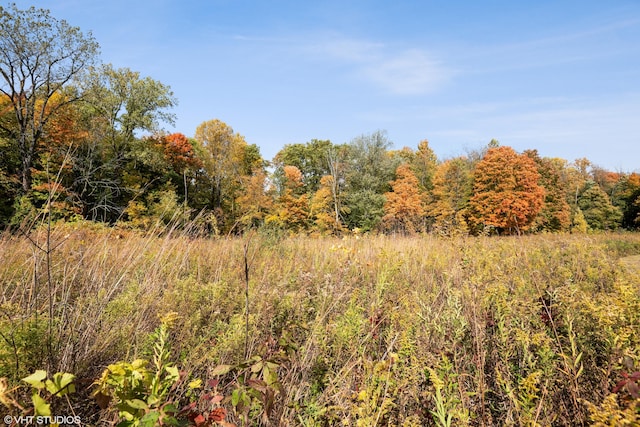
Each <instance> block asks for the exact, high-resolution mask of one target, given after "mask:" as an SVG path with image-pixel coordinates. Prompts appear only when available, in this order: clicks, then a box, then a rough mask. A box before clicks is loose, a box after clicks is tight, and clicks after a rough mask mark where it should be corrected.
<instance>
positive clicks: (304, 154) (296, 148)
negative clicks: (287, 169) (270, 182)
mask: <svg viewBox="0 0 640 427" xmlns="http://www.w3.org/2000/svg"><path fill="white" fill-rule="evenodd" d="M333 149H334V145H333V144H332V143H331V141H328V140H319V139H312V140H311V141H309V142H307V143H306V144H287V145H285V146H284V147H283V148H282V150H280V151H279V152H278V153H277V154H276V155H275V157H274V159H273V163H274V166H275V173H274V176H275V178H276V180H280V179H282V177H283V167H284V166H295V167H297V168H298V170H300V172H301V173H302V181H303V182H304V190H305V192H306V193H308V194H309V195H312V194H313V193H315V192H316V191H318V188H319V187H320V180H321V179H322V177H323V176H324V175H328V174H329V164H328V155H329V152H330V151H332V150H333Z"/></svg>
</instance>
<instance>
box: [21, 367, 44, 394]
mask: <svg viewBox="0 0 640 427" xmlns="http://www.w3.org/2000/svg"><path fill="white" fill-rule="evenodd" d="M46 379H47V371H43V370H37V371H35V372H34V373H33V374H31V375H29V376H28V377H26V378H23V379H22V381H24V382H26V383H27V384H29V385H31V386H32V387H33V388H36V389H38V390H41V389H43V388H44V387H45V383H44V380H46Z"/></svg>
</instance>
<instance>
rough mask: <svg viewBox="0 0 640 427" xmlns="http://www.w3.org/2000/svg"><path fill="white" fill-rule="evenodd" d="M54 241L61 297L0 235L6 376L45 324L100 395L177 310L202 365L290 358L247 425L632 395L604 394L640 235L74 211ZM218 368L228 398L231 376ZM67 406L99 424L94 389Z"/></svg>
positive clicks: (471, 412) (581, 415)
mask: <svg viewBox="0 0 640 427" xmlns="http://www.w3.org/2000/svg"><path fill="white" fill-rule="evenodd" d="M43 232H44V231H43ZM32 238H33V239H42V238H44V236H40V235H38V232H35V234H33V235H32ZM50 239H51V243H52V247H54V248H55V249H54V250H52V251H51V252H50V254H49V260H48V262H49V265H48V267H49V272H50V274H51V279H50V283H51V284H52V289H51V293H50V295H49V294H48V293H47V292H45V290H44V284H45V283H47V280H49V279H47V278H46V277H45V275H46V270H47V269H46V268H45V267H46V266H45V263H46V262H47V260H46V259H45V258H44V257H43V254H42V253H39V252H38V251H37V250H34V247H33V244H32V242H30V241H29V240H28V239H26V238H24V237H21V236H17V235H9V234H5V235H4V236H2V238H0V260H1V261H0V289H1V290H0V302H1V305H0V333H1V334H2V336H1V337H0V377H2V376H4V377H7V378H9V380H10V381H11V382H13V383H17V382H18V381H19V379H20V378H22V377H24V376H26V375H28V374H29V373H31V372H32V371H33V370H34V369H38V368H42V367H43V366H45V365H46V363H47V361H46V360H45V358H44V354H43V348H44V347H43V346H44V345H45V341H44V340H46V338H47V337H46V334H47V326H46V325H47V323H48V322H49V320H51V321H52V324H53V325H54V332H53V351H54V354H55V366H53V367H52V369H54V370H59V371H69V372H73V373H75V374H76V375H77V377H78V379H79V383H80V384H84V386H83V387H78V388H79V389H82V388H84V389H85V390H89V389H90V383H91V382H92V381H93V380H94V379H95V378H97V377H98V376H99V375H100V372H101V371H102V370H103V369H104V368H105V366H106V365H108V364H110V363H113V362H115V361H118V360H129V359H133V358H136V357H140V356H143V355H144V354H145V352H147V351H148V350H149V346H150V343H149V336H150V334H151V333H152V332H153V330H154V329H155V328H156V327H157V325H158V318H159V316H161V315H164V314H165V313H167V312H170V311H173V312H177V313H178V315H179V318H178V320H177V321H176V323H175V326H174V328H173V330H172V331H173V333H172V337H171V339H172V351H173V358H174V361H175V362H176V364H177V365H178V366H180V368H181V369H182V370H184V371H185V372H188V373H189V375H191V376H192V377H194V378H196V377H198V378H201V379H203V380H209V379H212V378H214V377H216V375H214V374H215V372H214V369H215V367H216V366H218V365H220V364H237V363H240V362H242V361H243V360H244V359H245V351H246V353H247V354H248V355H259V356H261V357H263V358H265V359H266V358H268V357H271V356H274V355H279V359H278V360H280V363H279V368H278V378H279V381H280V383H281V384H282V388H281V391H280V392H278V393H277V396H276V399H275V404H274V407H273V408H272V409H271V410H270V411H269V412H268V416H267V417H265V416H264V415H263V416H262V417H261V416H259V414H260V411H259V410H258V409H259V408H258V409H255V408H254V411H252V412H251V413H250V416H251V417H252V418H251V420H252V421H251V422H252V423H253V424H254V425H260V424H261V423H265V422H266V421H267V420H266V418H268V419H269V421H270V422H271V423H272V424H275V425H304V426H322V425H338V424H340V423H344V424H343V425H354V426H355V425H360V426H372V425H403V426H412V425H413V426H422V425H427V426H428V425H576V424H578V425H579V424H588V423H590V422H591V421H593V420H596V419H601V418H602V417H606V416H609V415H611V416H612V417H613V416H616V414H618V415H617V416H620V414H623V413H625V412H624V411H625V410H626V411H627V412H628V413H632V410H635V409H633V408H636V407H637V405H638V402H637V399H635V400H634V399H633V398H632V396H628V395H626V394H625V393H624V391H620V392H619V393H618V394H617V395H616V396H614V397H613V398H611V390H612V389H613V388H614V386H615V384H616V383H617V382H618V381H619V380H620V379H621V378H622V377H621V375H622V372H623V371H624V372H633V371H638V370H640V336H639V334H640V285H639V282H640V281H639V276H638V274H636V273H633V272H631V271H629V270H625V269H624V268H623V267H622V266H621V265H620V263H619V261H618V258H619V257H620V256H621V255H630V254H633V253H634V249H633V248H640V236H638V235H633V234H608V235H539V236H530V237H505V238H496V237H493V238H484V237H477V238H462V237H461V238H456V239H440V238H436V237H432V236H422V237H413V238H397V237H364V238H359V239H358V238H355V237H350V238H345V239H334V238H309V237H297V238H287V239H280V238H276V237H273V236H268V235H260V234H257V235H255V236H253V237H252V238H251V239H249V238H230V239H222V238H221V239H206V238H192V237H189V236H188V235H187V234H186V233H183V232H180V231H178V230H174V229H162V230H156V231H155V232H150V233H146V234H143V233H137V232H133V231H126V230H117V229H105V228H101V227H99V226H95V225H91V224H75V225H59V226H57V227H55V228H54V229H53V230H52V232H51V236H50ZM635 253H640V250H639V251H638V252H635ZM245 259H246V264H245ZM245 266H248V268H249V275H248V277H249V282H248V284H249V288H248V289H249V294H248V298H247V296H246V295H245V280H246V276H245ZM49 296H50V297H51V298H52V300H51V301H49ZM247 301H248V308H249V310H248V311H247V306H246V304H247ZM50 302H52V304H51V305H52V307H53V311H52V312H51V313H50V311H49V307H50V305H49V303H50ZM247 314H248V316H247ZM51 315H52V316H53V319H50V316H51ZM247 325H248V332H249V333H248V334H247V329H246V327H247ZM219 379H220V380H221V382H220V384H221V387H222V392H223V393H225V395H227V396H229V395H230V394H231V391H232V389H233V387H234V384H236V383H235V382H234V381H236V378H234V377H233V375H231V374H228V375H224V376H222V377H219ZM183 392H184V391H180V390H178V391H176V393H183ZM183 397H184V399H185V401H186V399H187V397H186V394H185V395H184V396H183ZM605 398H607V399H609V400H605ZM612 399H613V400H612ZM612 402H613V403H612ZM72 403H73V405H75V410H76V411H78V412H79V413H82V414H84V415H85V418H84V420H85V422H90V423H99V422H100V420H101V419H102V420H105V419H107V414H106V412H105V411H101V410H100V409H99V408H98V406H97V405H96V404H95V403H94V402H93V401H92V400H91V399H90V397H89V394H88V392H87V393H85V394H82V393H79V395H78V396H77V397H76V401H74V402H72ZM223 404H224V405H227V406H228V407H229V409H230V411H229V414H230V415H229V418H230V419H232V420H233V419H234V412H233V410H232V409H233V408H231V406H232V405H231V402H230V400H225V401H224V402H223ZM605 404H606V405H605ZM616 405H617V406H616ZM633 405H636V406H633ZM629 408H632V409H631V412H630V410H629ZM616 411H617V412H616ZM623 416H628V417H631V416H632V415H628V414H627V415H623ZM598 417H600V418H598ZM239 420H240V418H239V415H238V418H237V419H236V422H239Z"/></svg>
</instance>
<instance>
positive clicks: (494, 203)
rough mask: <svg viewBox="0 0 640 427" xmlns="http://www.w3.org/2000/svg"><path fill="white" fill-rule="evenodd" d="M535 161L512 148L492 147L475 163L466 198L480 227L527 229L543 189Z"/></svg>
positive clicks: (542, 196)
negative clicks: (468, 194)
mask: <svg viewBox="0 0 640 427" xmlns="http://www.w3.org/2000/svg"><path fill="white" fill-rule="evenodd" d="M539 179H540V174H539V173H538V171H537V168H536V164H535V162H534V161H533V160H532V159H531V158H529V157H527V156H526V155H523V154H522V155H521V154H518V153H516V152H515V151H514V150H513V149H512V148H511V147H507V146H502V147H492V148H489V149H488V150H487V153H486V154H485V156H484V157H483V158H482V160H481V161H480V162H479V163H478V164H477V165H476V169H475V171H474V176H473V196H472V197H471V199H470V201H469V208H470V220H471V222H472V223H473V224H474V226H475V227H476V229H480V228H483V227H486V226H491V227H495V228H496V229H497V231H498V232H505V233H520V232H522V231H526V230H527V229H528V228H529V227H530V226H531V224H532V222H533V220H534V219H535V217H536V215H537V214H538V213H539V212H540V210H541V209H542V206H543V202H544V188H542V187H541V186H540V185H538V181H539Z"/></svg>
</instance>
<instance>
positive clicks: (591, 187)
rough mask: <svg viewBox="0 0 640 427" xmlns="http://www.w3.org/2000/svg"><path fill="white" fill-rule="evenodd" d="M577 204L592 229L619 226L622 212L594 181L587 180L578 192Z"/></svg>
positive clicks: (611, 228)
mask: <svg viewBox="0 0 640 427" xmlns="http://www.w3.org/2000/svg"><path fill="white" fill-rule="evenodd" d="M578 206H579V207H580V210H581V211H582V214H583V215H584V219H585V220H586V221H587V224H589V228H591V229H592V230H613V229H615V228H617V227H619V226H620V223H621V221H622V212H620V210H619V209H618V208H617V207H615V206H613V204H611V200H610V199H609V196H607V193H605V192H604V191H603V190H602V189H601V188H600V186H599V185H598V184H596V183H595V182H594V181H589V182H587V184H586V185H585V187H584V188H583V189H582V191H581V192H580V195H579V196H578Z"/></svg>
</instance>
